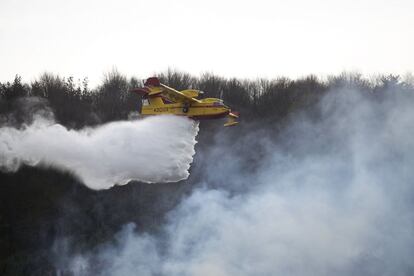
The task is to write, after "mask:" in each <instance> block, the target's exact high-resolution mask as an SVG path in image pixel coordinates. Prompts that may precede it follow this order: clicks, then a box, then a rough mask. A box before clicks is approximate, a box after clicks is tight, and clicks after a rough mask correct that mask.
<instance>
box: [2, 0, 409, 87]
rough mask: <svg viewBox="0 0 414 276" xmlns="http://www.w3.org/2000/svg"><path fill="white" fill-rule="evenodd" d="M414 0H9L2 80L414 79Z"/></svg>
mask: <svg viewBox="0 0 414 276" xmlns="http://www.w3.org/2000/svg"><path fill="white" fill-rule="evenodd" d="M413 10H414V2H413V1H412V0H393V1H384V0H359V1H358V0H346V1H344V0H290V1H282V0H275V1H266V0H255V1H237V0H228V1H223V0H210V1H197V0H177V1H168V0H151V1H149V0H147V1H140V0H119V1H98V0H90V1H83V0H73V1H63V0H32V1H23V0H0V82H2V81H10V80H13V78H14V76H15V75H16V74H19V75H21V76H22V77H23V79H24V80H25V81H33V80H34V79H36V78H37V77H39V75H41V74H42V73H43V72H52V73H56V74H59V75H61V76H74V77H75V78H83V77H88V79H89V81H90V84H91V85H96V84H99V83H100V82H101V80H102V79H103V76H104V74H105V72H108V71H110V70H112V69H113V68H117V70H118V71H120V72H121V73H123V74H125V75H127V76H137V77H139V78H145V77H147V76H150V75H152V74H154V73H155V72H161V71H165V70H167V69H168V68H171V69H177V70H180V71H185V72H188V73H191V74H193V75H196V76H197V75H199V74H202V73H205V72H212V73H215V74H219V75H222V76H225V77H238V78H253V79H254V78H258V77H263V78H274V77H277V76H288V77H291V78H297V77H301V76H304V75H307V74H316V75H321V76H324V75H329V74H337V73H340V72H343V71H356V72H360V73H363V74H365V75H372V74H377V73H394V74H405V73H407V72H412V71H414V54H413V53H412V51H413V50H412V49H414V29H413V28H412V26H414V17H413V16H412V11H413Z"/></svg>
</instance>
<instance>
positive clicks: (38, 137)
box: [0, 116, 198, 189]
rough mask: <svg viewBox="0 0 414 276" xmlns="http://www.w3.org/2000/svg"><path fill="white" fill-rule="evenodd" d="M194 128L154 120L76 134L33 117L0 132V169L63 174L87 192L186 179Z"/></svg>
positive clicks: (184, 121) (159, 118)
mask: <svg viewBox="0 0 414 276" xmlns="http://www.w3.org/2000/svg"><path fill="white" fill-rule="evenodd" d="M197 132H198V124H197V123H196V122H194V121H192V120H189V119H187V118H179V117H175V116H156V117H150V118H146V119H143V120H136V121H122V122H113V123H108V124H105V125H102V126H99V127H96V128H87V129H83V130H80V131H77V130H69V129H67V128H65V127H63V126H62V125H59V124H55V123H53V122H50V121H48V120H44V119H41V118H37V119H36V120H35V121H34V123H33V124H31V125H29V126H27V127H25V128H23V129H15V128H11V127H3V128H0V168H2V169H3V170H6V171H16V170H17V169H18V168H19V167H20V166H21V165H22V164H23V163H24V164H27V165H31V166H36V165H39V166H52V167H55V168H59V169H63V170H69V171H71V172H73V173H74V174H75V175H77V176H78V177H79V178H80V179H81V180H82V181H83V182H84V183H85V184H86V185H87V186H88V187H90V188H92V189H107V188H110V187H111V186H113V185H115V184H118V185H123V184H126V183H127V182H128V181H130V180H138V181H142V182H148V183H154V182H175V181H179V180H182V179H186V178H187V177H188V176H189V172H188V170H189V168H190V164H191V162H192V160H193V155H194V153H195V151H194V146H195V144H196V140H195V137H196V135H197Z"/></svg>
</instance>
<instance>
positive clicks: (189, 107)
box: [131, 77, 239, 126]
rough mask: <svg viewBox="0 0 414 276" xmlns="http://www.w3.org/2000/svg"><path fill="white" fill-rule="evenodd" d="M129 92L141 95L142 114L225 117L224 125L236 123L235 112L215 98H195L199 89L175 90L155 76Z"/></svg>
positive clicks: (202, 117)
mask: <svg viewBox="0 0 414 276" xmlns="http://www.w3.org/2000/svg"><path fill="white" fill-rule="evenodd" d="M131 92H135V93H138V94H139V95H141V96H142V107H141V114H142V115H166V114H172V115H179V116H187V117H189V118H192V119H196V120H201V119H218V118H224V117H227V118H228V120H227V122H226V123H225V124H224V126H234V125H236V124H238V122H237V121H236V119H237V118H238V117H239V116H238V114H237V113H235V112H231V109H230V108H229V107H228V106H226V105H225V104H224V103H223V100H221V99H217V98H204V99H197V98H198V96H199V95H200V94H202V92H201V91H199V90H194V89H187V90H183V91H178V90H175V89H174V88H171V87H168V86H166V85H164V84H162V83H160V81H159V79H158V78H156V77H152V78H148V79H147V80H146V81H145V83H144V87H142V88H134V89H132V90H131Z"/></svg>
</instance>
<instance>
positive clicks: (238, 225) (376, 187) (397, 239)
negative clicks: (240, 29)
mask: <svg viewBox="0 0 414 276" xmlns="http://www.w3.org/2000/svg"><path fill="white" fill-rule="evenodd" d="M413 102H414V101H413V96H411V95H401V94H399V95H391V96H390V98H389V99H387V100H385V101H374V100H367V99H365V98H364V97H362V96H361V93H357V92H353V91H349V90H346V89H344V90H341V91H336V92H334V93H330V94H329V96H328V97H326V98H325V99H324V100H323V101H322V103H321V105H320V110H319V111H320V116H321V119H320V120H317V122H315V120H309V119H307V118H305V117H304V116H297V117H296V119H295V120H294V123H293V124H291V125H290V126H289V127H288V128H287V129H285V130H284V131H283V132H281V133H280V134H279V135H278V139H277V142H276V139H275V138H274V137H273V136H272V135H271V134H270V133H269V134H268V135H263V133H262V132H258V130H257V129H256V130H255V129H251V131H250V135H245V136H243V137H240V138H239V139H238V140H237V141H234V140H233V141H232V143H233V144H234V145H233V147H232V148H230V147H223V146H221V145H223V144H224V145H226V144H229V141H230V140H229V139H230V138H229V137H228V136H227V134H226V133H224V132H221V133H218V134H217V136H216V141H217V143H216V144H215V146H214V147H213V148H212V149H209V150H208V151H207V152H205V153H204V154H203V158H202V159H203V160H200V162H202V163H203V164H205V165H206V167H205V168H204V171H205V172H206V174H205V176H204V177H203V182H202V183H199V185H198V187H199V188H197V189H195V190H194V191H193V193H192V194H191V195H189V196H188V197H187V198H185V199H183V200H182V202H181V203H180V205H179V206H178V207H177V208H175V210H173V211H172V212H170V213H169V215H168V222H167V223H166V224H165V225H164V227H163V230H162V234H160V235H155V234H154V235H150V234H140V233H139V231H136V230H139V229H135V226H134V225H133V224H129V225H126V226H124V229H123V230H122V231H121V232H120V233H118V235H117V236H116V237H115V239H114V242H113V243H108V244H105V245H103V246H102V247H100V248H98V249H96V250H93V251H91V252H83V253H82V254H79V255H76V256H75V257H73V258H71V261H70V262H69V264H68V263H65V265H60V268H62V269H67V268H68V267H69V268H70V270H71V271H72V272H74V273H75V274H76V275H88V274H100V275H412V274H413V273H414V265H413V262H412V259H413V256H414V215H413V212H412V210H413V207H414V206H413V205H414V203H413V198H414V186H413V179H414V170H413V169H412V168H413V166H414V139H413V137H414V128H413V126H414V111H413V109H412V106H413ZM258 133H260V135H257V134H258ZM260 145H261V147H262V148H260ZM241 151H244V152H245V153H246V152H247V153H248V154H247V155H246V154H243V156H245V157H243V156H241V155H240V152H241ZM258 151H261V152H265V154H264V155H263V156H262V158H261V159H260V161H257V162H258V164H256V167H257V169H255V170H247V169H246V163H248V162H250V161H249V160H251V156H255V155H256V153H257V152H258ZM220 156H224V157H225V158H224V157H223V158H220ZM246 156H248V157H246ZM243 158H244V159H243ZM231 160H233V162H231ZM212 172H214V173H212ZM217 183H221V184H219V187H217ZM220 185H221V186H220ZM213 186H214V187H215V188H212V187H213ZM97 264H99V265H97Z"/></svg>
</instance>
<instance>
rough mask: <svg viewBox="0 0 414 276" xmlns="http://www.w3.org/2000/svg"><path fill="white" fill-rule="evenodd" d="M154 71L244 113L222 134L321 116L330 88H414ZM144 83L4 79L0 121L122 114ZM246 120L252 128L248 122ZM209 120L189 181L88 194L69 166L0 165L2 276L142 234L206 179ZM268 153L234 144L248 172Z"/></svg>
mask: <svg viewBox="0 0 414 276" xmlns="http://www.w3.org/2000/svg"><path fill="white" fill-rule="evenodd" d="M158 77H159V78H160V79H161V82H163V83H165V84H167V85H169V86H171V87H174V88H177V89H179V90H181V89H187V88H194V89H200V90H203V91H204V92H205V94H204V96H205V97H218V98H222V99H223V100H224V101H225V103H226V104H228V105H229V106H231V107H232V108H233V109H234V110H237V111H239V112H240V113H241V118H240V119H241V121H242V123H241V124H240V126H239V127H236V128H232V129H231V130H228V131H224V130H223V132H225V133H226V135H234V136H239V137H240V136H242V135H243V133H244V132H252V131H255V130H258V131H259V130H264V131H265V132H269V131H275V132H277V130H275V129H276V128H275V126H276V125H277V124H278V123H280V122H288V120H285V119H287V118H289V116H290V115H292V114H297V113H298V112H307V115H311V116H312V115H313V116H315V118H316V119H317V118H318V114H317V110H318V108H314V107H315V106H317V105H316V104H317V103H318V102H320V100H321V98H322V97H323V96H324V95H326V94H328V93H342V92H343V93H346V92H347V90H348V89H352V90H357V91H360V93H361V94H362V95H365V96H366V97H370V98H372V100H375V101H381V100H382V99H385V98H386V97H389V96H391V97H392V96H393V95H395V94H397V93H404V92H410V93H414V82H413V81H410V79H409V78H407V79H406V80H404V79H402V78H401V77H400V76H397V75H386V76H378V77H376V78H372V79H366V78H364V77H362V76H361V75H360V74H349V73H344V74H341V75H338V76H332V77H327V78H326V79H320V78H318V77H316V76H307V77H304V78H300V79H296V80H292V79H289V78H276V79H274V80H267V79H258V80H239V79H226V78H223V77H220V76H216V75H214V74H204V75H202V76H200V77H194V76H192V75H190V74H187V73H182V72H176V71H171V70H169V71H167V72H164V73H161V74H158ZM140 85H141V80H139V79H137V78H130V79H128V78H126V77H125V76H123V75H122V74H120V73H119V72H117V71H116V70H115V71H112V72H110V73H108V74H106V75H105V78H104V80H103V82H102V84H101V85H99V86H98V87H96V88H90V87H89V85H88V81H87V79H85V80H83V81H76V80H74V79H73V78H71V77H69V78H62V77H59V76H57V75H53V74H43V75H42V76H41V77H39V79H37V80H36V81H34V82H32V83H25V82H24V81H23V80H22V79H21V77H19V76H16V78H15V79H14V80H13V81H12V82H6V83H0V125H1V124H3V125H4V124H8V125H14V126H19V124H21V123H28V118H27V116H30V115H31V113H36V112H39V111H52V112H50V114H52V113H53V116H54V117H55V119H56V121H57V122H59V123H61V124H63V125H65V126H67V127H70V128H81V127H83V126H86V125H97V124H100V123H104V122H108V121H113V120H120V119H127V118H128V116H129V115H130V114H131V112H136V111H138V110H139V108H140V98H139V96H137V95H135V94H133V93H129V92H128V90H129V89H130V88H132V87H138V86H140ZM350 112H351V110H350ZM50 114H48V113H47V112H46V114H45V115H50ZM269 121H270V122H272V123H271V124H270V123H269ZM248 125H253V128H250V127H245V126H248ZM210 126H211V127H217V128H221V124H219V123H215V122H212V124H206V125H204V126H202V127H201V130H200V132H199V135H198V137H197V140H198V141H199V143H198V144H197V154H196V156H195V161H194V163H193V164H192V167H191V175H190V178H189V179H187V180H185V181H180V182H177V183H169V184H168V185H161V184H160V185H147V184H142V183H131V184H129V185H125V186H118V187H114V188H112V189H110V190H106V191H93V190H89V189H88V188H86V187H85V186H84V185H82V184H81V183H79V182H78V180H77V179H76V178H74V177H73V176H72V175H71V174H70V173H63V172H58V171H56V170H53V169H49V168H37V167H29V166H23V167H22V168H21V169H20V170H19V171H18V172H16V173H4V172H1V171H0V275H57V274H62V275H66V274H65V273H61V272H59V273H57V271H56V262H58V261H57V260H56V256H62V255H64V254H69V255H70V254H71V253H77V252H84V251H89V250H91V249H93V248H94V247H96V246H99V245H100V244H102V243H103V242H106V241H109V240H111V239H112V238H113V236H114V234H115V233H117V232H118V231H119V230H120V228H121V227H122V225H124V224H126V223H129V222H134V223H135V224H136V225H137V228H138V229H139V231H146V232H150V233H154V232H155V231H157V230H158V228H159V227H160V225H162V223H163V221H164V218H165V214H167V213H168V211H170V210H171V209H173V208H174V206H176V204H178V203H179V202H180V198H182V196H183V195H185V194H186V193H190V192H191V190H192V189H193V188H194V187H196V186H197V185H199V183H202V180H203V179H202V177H203V175H204V174H203V172H204V171H205V168H206V166H205V164H204V163H203V162H208V161H209V160H205V161H203V158H200V160H199V159H198V158H199V156H201V157H202V156H203V151H204V150H205V151H209V150H211V144H212V141H214V139H210V138H211V135H214V133H218V132H217V131H208V130H209V127H210ZM258 133H259V134H258V135H260V132H258ZM255 135H256V133H255ZM52 138H53V137H52ZM231 140H232V141H237V140H236V139H231ZM222 142H225V141H222ZM209 147H210V148H209ZM266 150H267V149H266V148H265V147H264V146H262V147H261V146H260V145H257V148H255V151H254V152H255V154H254V155H252V151H251V150H249V149H244V148H243V147H240V149H239V151H238V153H239V155H240V160H238V162H243V164H245V167H246V170H252V169H254V166H255V164H256V163H258V162H259V161H258V160H260V156H261V152H263V151H266ZM0 158H1V152H0ZM220 173H223V175H225V172H220ZM209 185H216V184H215V183H210V184H209ZM217 185H218V186H220V183H218V184H217ZM229 189H230V187H229ZM62 241H63V244H61V242H62ZM64 241H67V244H66V243H65V242H64ZM64 265H65V264H63V265H62V266H64Z"/></svg>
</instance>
